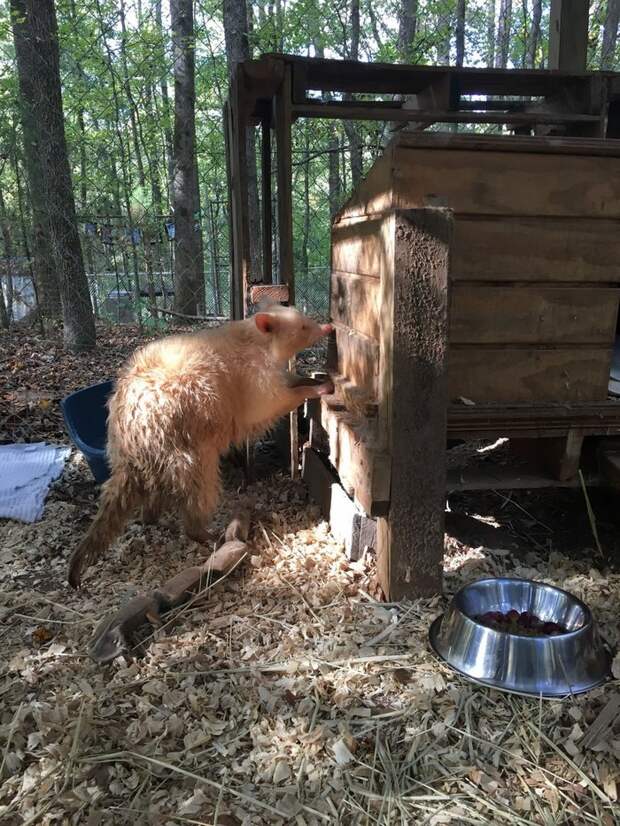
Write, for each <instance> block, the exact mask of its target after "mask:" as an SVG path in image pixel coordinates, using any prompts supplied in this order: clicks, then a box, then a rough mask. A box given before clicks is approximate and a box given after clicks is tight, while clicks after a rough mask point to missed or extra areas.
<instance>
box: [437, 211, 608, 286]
mask: <svg viewBox="0 0 620 826" xmlns="http://www.w3.org/2000/svg"><path fill="white" fill-rule="evenodd" d="M451 274H452V278H453V279H454V280H455V281H460V280H483V281H497V282H501V281H515V280H517V281H541V282H546V281H551V282H553V281H580V282H583V281H587V282H597V281H598V282H603V283H613V282H620V222H619V221H616V220H606V219H598V220H597V219H589V218H549V217H547V218H527V217H523V216H502V217H501V218H492V217H489V216H459V217H458V218H457V219H456V220H455V222H454V244H453V251H452V265H451Z"/></svg>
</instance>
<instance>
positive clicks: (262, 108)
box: [224, 4, 620, 318]
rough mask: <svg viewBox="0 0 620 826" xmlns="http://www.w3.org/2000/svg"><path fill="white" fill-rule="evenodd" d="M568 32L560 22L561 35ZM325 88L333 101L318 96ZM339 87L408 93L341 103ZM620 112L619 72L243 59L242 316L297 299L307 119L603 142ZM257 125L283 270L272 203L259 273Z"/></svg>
mask: <svg viewBox="0 0 620 826" xmlns="http://www.w3.org/2000/svg"><path fill="white" fill-rule="evenodd" d="M577 5H579V4H577ZM561 8H562V7H561ZM559 19H560V20H562V19H563V18H562V17H561V15H560V18H559ZM565 28H566V26H564V27H563V28H560V24H559V22H558V28H557V32H556V34H557V37H560V36H562V32H563V31H564V29H565ZM556 39H557V38H556ZM570 45H571V41H570V39H568V38H565V40H562V41H561V43H560V46H563V47H564V52H563V53H564V54H566V55H569V54H572V52H571V50H569V46H570ZM560 46H558V49H559V48H560ZM556 51H557V50H556ZM561 54H562V52H559V51H558V53H557V56H556V62H558V63H559V64H562V62H563V63H567V62H571V61H569V60H568V57H567V58H564V59H562V57H561ZM581 59H582V58H581V57H579V58H578V60H579V61H581ZM583 59H584V60H585V55H584V56H583ZM572 62H573V63H574V62H575V60H574V58H573V61H572ZM316 93H321V94H322V95H323V97H324V98H325V96H326V95H327V96H329V98H330V99H329V100H327V99H321V98H318V97H317V96H316ZM339 93H346V94H348V95H350V94H363V95H366V96H371V95H373V96H375V97H376V96H384V97H385V96H400V97H401V98H402V99H401V100H389V101H386V100H384V99H381V100H377V99H374V100H373V99H365V100H333V99H332V96H333V95H337V94H339ZM619 108H620V74H617V73H613V72H576V71H570V72H567V71H546V70H520V69H513V70H506V69H470V68H454V67H442V66H402V65H394V64H381V63H359V62H355V61H346V60H344V61H343V60H328V59H322V58H304V57H297V56H292V55H282V54H268V55H265V56H263V57H261V58H260V59H259V60H248V61H245V62H244V63H240V64H238V65H237V67H236V69H235V71H234V73H233V78H232V82H231V86H230V91H229V98H228V101H227V102H226V104H225V116H224V122H225V132H226V146H227V162H228V180H229V197H230V219H231V239H232V244H231V246H232V252H231V256H232V272H233V279H232V287H233V290H232V314H233V317H234V318H241V317H243V316H244V314H245V310H246V308H247V305H248V303H254V302H256V301H257V300H259V299H260V297H261V296H262V295H264V294H265V293H268V294H270V295H272V296H274V297H275V298H277V299H280V300H281V301H283V302H289V303H291V304H293V303H294V300H295V296H294V290H295V285H294V273H293V227H292V193H291V182H292V160H291V127H292V125H293V123H294V122H295V120H297V119H298V118H327V119H336V120H375V121H377V120H379V121H390V122H394V123H398V122H400V123H403V124H415V128H416V129H419V130H423V129H426V128H427V127H428V126H431V125H432V124H437V123H441V124H455V123H470V124H503V125H505V126H507V127H508V128H510V129H511V130H513V131H514V132H516V133H518V134H523V135H527V134H533V133H537V134H551V135H564V136H576V137H592V138H599V139H600V138H606V137H619V136H620V124H618V122H617V121H618V110H619ZM257 127H260V130H261V136H262V152H261V182H262V193H261V194H262V198H261V203H262V204H270V203H271V198H272V192H271V182H272V172H273V170H272V166H271V164H272V151H271V143H272V141H271V133H272V132H273V133H274V134H275V149H276V158H277V163H276V180H277V220H278V253H279V255H278V258H279V272H274V269H273V262H272V256H271V250H272V243H273V238H274V231H273V222H272V214H271V209H264V207H263V208H262V209H261V213H262V214H261V218H262V220H261V227H262V236H263V238H262V250H263V267H262V278H260V279H257V278H256V276H255V275H254V274H253V273H252V272H251V271H250V264H249V262H250V230H249V219H248V204H249V198H248V179H247V140H248V134H251V133H252V134H253V132H254V130H255V129H256V128H257Z"/></svg>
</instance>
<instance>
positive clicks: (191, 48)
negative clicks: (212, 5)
mask: <svg viewBox="0 0 620 826" xmlns="http://www.w3.org/2000/svg"><path fill="white" fill-rule="evenodd" d="M170 14H171V24H172V48H173V54H174V138H173V148H174V180H173V192H172V197H173V209H174V222H175V240H176V280H175V296H174V307H175V310H176V311H177V312H179V313H186V314H188V315H199V314H201V313H202V312H203V308H204V263H203V259H202V244H201V239H200V228H199V227H200V224H199V216H200V198H199V192H198V179H197V175H196V166H195V164H196V117H195V94H196V93H195V74H196V70H195V55H194V52H195V42H194V10H193V1H192V0H171V3H170Z"/></svg>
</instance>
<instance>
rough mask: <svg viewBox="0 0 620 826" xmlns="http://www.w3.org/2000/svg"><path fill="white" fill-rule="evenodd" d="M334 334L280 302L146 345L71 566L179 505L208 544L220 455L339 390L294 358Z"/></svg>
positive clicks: (119, 404) (115, 418)
mask: <svg viewBox="0 0 620 826" xmlns="http://www.w3.org/2000/svg"><path fill="white" fill-rule="evenodd" d="M329 332H331V325H329V324H323V325H321V324H317V323H316V322H315V321H313V320H312V319H310V318H307V317H306V316H303V315H302V314H301V313H299V312H298V311H297V310H295V309H293V308H288V307H287V308H285V307H280V306H277V305H276V306H272V307H269V308H267V309H266V310H263V311H261V312H258V313H257V314H256V315H255V316H253V317H251V318H248V319H245V320H244V321H235V322H229V323H227V324H224V325H222V326H221V327H217V328H214V329H209V330H201V331H199V332H196V333H189V334H186V335H174V336H169V337H168V338H164V339H161V340H159V341H155V342H152V343H150V344H147V345H146V346H145V347H142V348H141V349H139V350H137V351H136V352H135V353H134V354H133V356H132V357H131V358H130V359H129V361H128V362H127V364H126V365H125V366H124V367H123V369H122V370H121V373H120V375H119V377H118V380H117V382H116V387H115V390H114V393H113V394H112V396H111V398H110V400H109V403H108V407H109V416H108V443H107V452H108V459H109V463H110V468H111V476H110V479H109V480H108V481H107V482H106V483H105V484H104V485H103V488H102V492H101V497H100V501H99V510H98V513H97V515H96V517H95V519H94V521H93V523H92V525H91V526H90V528H89V530H88V533H87V534H86V536H85V537H84V539H83V540H82V542H81V543H80V544H79V545H78V547H77V548H76V549H75V551H74V552H73V554H72V556H71V559H70V562H69V577H68V578H69V582H70V584H71V585H72V586H73V587H75V588H77V587H79V586H80V584H81V579H82V574H83V572H84V571H85V570H86V569H87V568H88V567H89V566H90V565H91V564H92V563H93V562H94V561H95V559H96V558H97V557H98V556H99V555H100V554H102V553H103V552H104V551H105V550H106V549H107V548H108V546H109V545H110V544H111V543H112V542H113V541H114V540H115V539H116V538H117V537H118V536H119V535H120V534H121V533H122V531H123V529H124V527H125V524H126V522H127V520H128V519H129V517H130V516H131V515H132V514H133V513H134V512H135V511H136V510H137V509H138V508H140V507H141V508H142V515H143V518H144V519H145V520H146V521H154V520H156V519H157V517H158V515H159V513H160V512H161V510H162V506H163V505H164V504H165V506H166V507H176V508H177V509H178V510H179V512H180V513H181V515H182V518H183V524H184V528H185V532H186V533H187V535H188V536H189V537H191V538H192V539H196V540H197V541H204V540H205V539H206V538H207V536H208V534H207V532H206V528H207V525H208V522H209V518H210V516H211V515H212V513H213V511H214V510H215V508H216V506H217V504H218V501H219V497H220V470H219V463H220V456H221V455H222V454H223V453H224V452H225V451H226V450H227V449H228V448H229V447H230V446H231V445H232V444H241V443H242V442H243V441H244V440H245V439H246V438H255V437H256V436H258V435H260V434H261V433H264V432H265V431H267V430H268V429H269V428H270V427H272V426H273V425H274V424H275V422H276V421H277V420H278V419H279V418H280V417H281V416H283V415H285V414H286V413H288V412H289V411H291V410H293V409H294V408H295V407H297V406H299V405H300V404H302V403H303V401H304V400H305V399H307V398H314V397H317V396H320V395H324V394H326V393H330V392H332V391H333V386H332V385H331V382H325V383H323V384H318V385H314V386H312V385H310V386H308V385H299V384H295V381H294V380H291V376H290V374H288V373H287V371H286V365H287V364H288V361H289V359H290V358H292V357H293V356H294V355H295V353H297V352H299V351H300V350H303V349H305V348H306V347H310V346H311V345H313V344H314V343H316V342H317V341H318V340H319V339H320V338H321V337H322V336H324V335H327V334H328V333H329Z"/></svg>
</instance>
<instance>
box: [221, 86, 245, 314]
mask: <svg viewBox="0 0 620 826" xmlns="http://www.w3.org/2000/svg"><path fill="white" fill-rule="evenodd" d="M224 142H225V145H226V180H227V183H228V187H227V189H228V237H229V239H230V244H229V246H230V317H231V318H232V319H238V318H242V317H243V304H242V302H240V300H239V295H240V294H241V295H242V294H243V286H242V284H241V282H240V280H239V279H240V272H241V270H240V267H239V265H238V263H237V261H236V257H235V243H234V239H235V234H236V223H235V219H234V215H235V213H236V209H237V207H236V204H235V193H234V183H233V171H232V170H233V157H232V151H233V139H232V113H231V108H230V102H229V101H226V103H225V104H224Z"/></svg>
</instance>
